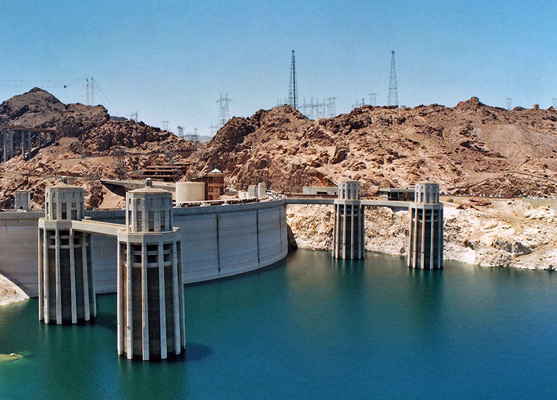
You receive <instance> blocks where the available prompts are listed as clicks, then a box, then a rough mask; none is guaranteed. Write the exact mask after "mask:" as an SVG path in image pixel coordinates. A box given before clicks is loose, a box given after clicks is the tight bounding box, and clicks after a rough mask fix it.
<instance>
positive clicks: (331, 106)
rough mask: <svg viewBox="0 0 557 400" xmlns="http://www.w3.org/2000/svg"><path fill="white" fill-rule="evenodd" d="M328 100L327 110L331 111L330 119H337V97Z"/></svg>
mask: <svg viewBox="0 0 557 400" xmlns="http://www.w3.org/2000/svg"><path fill="white" fill-rule="evenodd" d="M326 100H327V109H328V111H329V118H333V117H336V115H337V108H336V100H337V98H336V97H329V98H327V99H326Z"/></svg>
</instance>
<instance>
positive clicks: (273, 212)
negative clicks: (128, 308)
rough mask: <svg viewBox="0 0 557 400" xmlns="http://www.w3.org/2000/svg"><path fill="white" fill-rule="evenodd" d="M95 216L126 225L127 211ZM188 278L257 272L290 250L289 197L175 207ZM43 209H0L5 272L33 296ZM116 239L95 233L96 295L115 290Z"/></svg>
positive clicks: (1, 269) (0, 269)
mask: <svg viewBox="0 0 557 400" xmlns="http://www.w3.org/2000/svg"><path fill="white" fill-rule="evenodd" d="M86 214H87V215H88V216H90V217H91V218H92V219H93V220H96V221H103V222H112V223H117V224H122V227H124V224H125V215H124V211H123V210H111V211H91V212H88V213H86ZM173 214H174V221H173V225H174V226H175V227H178V228H180V233H181V242H182V253H181V260H182V265H183V277H184V282H186V283H192V282H201V281H206V280H211V279H218V278H222V277H227V276H233V275H237V274H241V273H244V272H249V271H254V270H257V269H259V268H263V267H265V266H268V265H271V264H273V263H275V262H277V261H280V260H282V259H283V258H284V257H285V256H286V254H287V251H288V240H287V233H286V213H285V203H284V200H281V201H271V202H260V203H249V204H241V205H226V206H213V207H191V208H175V209H174V212H173ZM43 216H44V212H43V211H31V212H3V213H0V274H2V275H4V276H6V277H7V278H8V279H10V280H11V281H13V282H14V283H15V284H17V285H18V286H19V287H21V288H22V289H23V290H24V291H25V292H26V293H27V294H28V295H29V296H31V297H35V296H37V295H38V285H37V281H38V260H37V258H38V219H39V218H41V217H43ZM116 252H117V240H116V238H113V237H107V236H101V235H93V236H92V259H93V267H94V277H95V290H96V292H97V293H111V292H116V265H117V261H116V258H117V257H116Z"/></svg>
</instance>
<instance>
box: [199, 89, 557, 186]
mask: <svg viewBox="0 0 557 400" xmlns="http://www.w3.org/2000/svg"><path fill="white" fill-rule="evenodd" d="M192 161H194V163H193V165H194V169H193V170H192V174H195V172H199V171H207V170H210V169H212V168H213V167H214V165H215V164H217V165H218V166H219V168H220V169H222V170H223V171H224V172H225V174H226V176H227V180H228V183H229V184H230V185H232V186H237V187H239V188H245V187H247V185H249V184H253V183H256V182H258V181H266V182H267V183H268V185H269V186H270V187H271V188H273V189H275V190H277V191H292V192H299V191H301V189H302V186H304V185H332V184H334V183H336V182H338V181H339V180H341V179H346V178H351V179H358V180H361V181H362V183H363V186H364V190H365V191H366V192H367V193H369V194H374V193H375V192H376V191H377V189H378V188H379V187H404V186H411V185H413V184H414V183H415V182H417V181H420V180H423V179H426V178H429V179H430V180H432V181H436V182H440V183H441V188H442V190H444V191H447V192H450V193H455V194H480V195H500V196H527V195H533V196H546V195H556V194H557V111H556V110H554V109H549V110H534V109H532V110H526V109H522V108H518V107H517V108H515V109H514V110H511V111H508V110H504V109H501V108H496V107H490V106H486V105H485V104H482V103H481V102H480V101H479V100H478V99H477V98H471V99H470V100H468V101H465V102H461V103H459V104H458V105H457V106H456V107H452V108H451V107H444V106H440V105H436V104H434V105H430V106H418V107H415V108H412V109H408V108H405V109H402V108H396V107H371V106H364V107H362V108H358V109H355V110H353V111H352V112H351V113H350V114H342V115H339V116H337V117H335V118H328V119H320V120H317V121H312V120H309V119H307V118H305V117H304V116H303V115H302V114H300V113H299V112H298V111H296V110H295V109H293V108H292V107H289V106H283V107H277V108H274V109H272V110H269V111H259V112H257V113H256V114H255V115H253V116H252V117H249V118H232V119H231V120H230V121H229V122H228V123H227V124H226V125H225V126H224V127H223V128H222V129H221V130H220V131H219V132H218V133H217V134H216V136H215V137H214V138H213V139H212V140H211V141H210V142H209V144H208V146H207V147H206V148H205V149H204V150H203V151H201V152H198V153H196V154H194V155H193V156H192Z"/></svg>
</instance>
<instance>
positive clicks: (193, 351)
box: [186, 342, 213, 361]
mask: <svg viewBox="0 0 557 400" xmlns="http://www.w3.org/2000/svg"><path fill="white" fill-rule="evenodd" d="M211 354H213V350H212V349H211V348H210V347H209V346H206V345H204V344H201V343H191V342H186V360H187V361H199V360H202V359H204V358H206V357H209V356H210V355H211Z"/></svg>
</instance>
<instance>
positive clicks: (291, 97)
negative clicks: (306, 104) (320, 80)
mask: <svg viewBox="0 0 557 400" xmlns="http://www.w3.org/2000/svg"><path fill="white" fill-rule="evenodd" d="M288 104H289V105H291V106H292V107H294V108H297V106H298V84H297V83H296V56H295V55H294V50H292V61H291V63H290V90H289V91H288Z"/></svg>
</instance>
